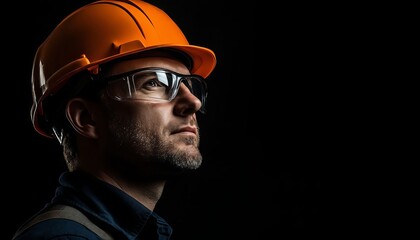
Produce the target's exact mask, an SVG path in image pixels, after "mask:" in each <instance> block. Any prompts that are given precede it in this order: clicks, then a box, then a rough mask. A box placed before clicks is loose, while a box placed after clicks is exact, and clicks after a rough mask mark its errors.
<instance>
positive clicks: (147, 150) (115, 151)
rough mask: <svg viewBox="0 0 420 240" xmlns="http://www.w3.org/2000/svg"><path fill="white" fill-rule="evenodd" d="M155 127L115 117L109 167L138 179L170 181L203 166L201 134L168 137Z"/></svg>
mask: <svg viewBox="0 0 420 240" xmlns="http://www.w3.org/2000/svg"><path fill="white" fill-rule="evenodd" d="M151 121H152V120H151ZM154 126H155V125H154V124H145V125H143V124H141V123H139V122H138V121H136V120H135V119H128V118H124V117H121V116H119V115H117V114H112V117H111V118H110V122H109V126H108V127H109V132H108V133H109V137H110V139H111V144H110V148H108V149H107V151H108V152H109V155H110V156H111V157H110V158H109V161H110V164H111V165H112V166H113V167H117V168H120V170H122V171H124V173H125V174H127V177H128V175H131V177H135V178H144V177H147V178H168V177H171V176H174V175H179V174H181V173H184V172H189V171H191V170H195V169H198V168H199V167H200V166H201V163H202V155H201V153H200V151H199V149H198V145H199V134H198V133H197V137H193V136H173V137H171V138H169V136H167V135H163V134H162V132H161V131H160V130H158V129H160V128H154Z"/></svg>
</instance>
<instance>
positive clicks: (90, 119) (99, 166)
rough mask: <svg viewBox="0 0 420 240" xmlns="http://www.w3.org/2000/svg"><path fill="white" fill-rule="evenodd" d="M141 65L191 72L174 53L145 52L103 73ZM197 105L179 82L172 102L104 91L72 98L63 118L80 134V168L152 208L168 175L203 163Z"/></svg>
mask: <svg viewBox="0 0 420 240" xmlns="http://www.w3.org/2000/svg"><path fill="white" fill-rule="evenodd" d="M145 67H160V68H165V69H168V70H172V71H174V72H178V73H180V74H190V72H189V70H188V68H187V67H186V66H185V65H184V64H183V63H182V62H181V61H177V60H176V59H173V58H168V57H145V58H140V59H132V60H126V61H123V62H118V63H116V64H114V65H112V67H111V68H110V69H108V71H107V72H106V75H108V76H112V75H116V74H121V73H124V72H128V71H131V70H134V69H139V68H145ZM200 107H201V102H200V101H199V100H198V99H197V98H196V97H195V96H194V95H193V94H192V93H191V92H190V91H189V90H188V89H187V87H186V86H184V85H183V84H182V85H181V87H180V89H179V92H178V95H177V96H176V97H175V99H174V100H172V101H170V102H168V101H144V100H126V101H118V100H115V99H113V98H111V97H109V96H108V95H107V94H106V93H105V91H104V92H103V93H102V95H101V100H100V101H96V102H92V101H87V100H85V99H81V98H75V99H72V100H71V101H70V102H69V103H68V105H67V118H68V119H69V121H70V123H71V124H72V126H73V128H74V129H75V130H76V132H77V133H78V134H79V136H78V138H77V143H78V148H79V160H80V163H81V164H80V168H81V169H82V170H83V171H87V172H89V173H91V174H93V175H95V176H97V177H98V178H99V179H102V180H103V181H106V182H108V183H111V184H113V185H114V186H117V187H119V188H120V189H122V190H123V191H125V192H127V193H128V194H129V195H131V196H132V197H134V198H135V199H137V200H138V201H140V202H141V203H142V204H144V205H145V206H146V207H148V208H149V209H151V210H153V208H154V207H155V205H156V202H157V201H158V199H159V198H160V196H161V194H162V191H163V188H164V184H165V180H166V179H168V178H169V177H171V176H174V175H177V174H180V173H183V172H185V171H190V170H194V169H197V168H198V167H199V166H200V165H201V162H202V156H201V153H200V151H199V148H198V147H199V142H200V135H199V130H198V125H197V118H196V112H197V111H198V110H199V109H200Z"/></svg>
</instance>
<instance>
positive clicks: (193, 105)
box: [172, 83, 202, 116]
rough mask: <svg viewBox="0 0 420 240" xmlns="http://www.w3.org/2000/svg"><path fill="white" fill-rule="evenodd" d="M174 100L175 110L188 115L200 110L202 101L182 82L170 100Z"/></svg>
mask: <svg viewBox="0 0 420 240" xmlns="http://www.w3.org/2000/svg"><path fill="white" fill-rule="evenodd" d="M172 101H174V102H175V112H176V113H177V114H179V115H183V116H184V115H190V114H194V113H196V112H197V111H198V110H200V108H201V106H202V102H201V100H200V99H198V98H197V97H196V96H195V95H194V94H193V93H192V92H191V91H190V89H188V87H187V86H185V84H184V83H182V84H181V85H180V86H179V90H178V94H177V95H176V97H175V98H174V99H173V100H172Z"/></svg>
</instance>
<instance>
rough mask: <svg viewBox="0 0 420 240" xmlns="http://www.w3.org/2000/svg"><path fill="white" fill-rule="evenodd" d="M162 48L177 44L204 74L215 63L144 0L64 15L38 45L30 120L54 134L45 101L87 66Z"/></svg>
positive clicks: (107, 0)
mask: <svg viewBox="0 0 420 240" xmlns="http://www.w3.org/2000/svg"><path fill="white" fill-rule="evenodd" d="M161 48H170V49H175V50H179V51H181V52H183V53H185V54H187V55H188V56H189V57H190V58H191V61H192V66H191V69H190V71H191V73H192V74H198V75H201V76H202V77H204V78H206V77H207V76H208V75H210V73H211V72H212V71H213V69H214V67H215V65H216V57H215V54H214V52H213V51H212V50H210V49H208V48H205V47H200V46H194V45H190V44H189V42H188V40H187V39H186V37H185V35H184V34H183V32H182V31H181V29H180V28H179V27H178V26H177V24H176V23H175V22H174V21H173V20H172V19H171V18H170V17H169V16H168V15H167V14H166V13H165V12H164V11H162V10H161V9H159V8H157V7H155V6H153V5H151V4H149V3H147V2H144V1H141V0H100V1H96V2H92V3H90V4H87V5H85V6H83V7H81V8H79V9H77V10H76V11H74V12H73V13H71V14H70V15H68V16H67V17H66V18H64V19H63V20H62V21H61V22H60V23H59V24H58V25H57V26H56V28H55V29H54V30H53V31H52V32H51V33H50V35H49V36H48V37H47V38H46V40H45V41H44V42H43V43H42V44H41V45H40V46H39V48H38V49H37V51H36V54H35V58H34V62H33V67H32V96H33V105H32V108H31V120H32V123H33V126H34V128H35V130H36V131H37V132H38V133H40V134H41V135H43V136H46V137H50V138H52V137H53V136H54V135H53V133H52V130H51V127H52V126H51V125H50V124H48V123H47V120H46V116H45V114H46V113H45V109H44V108H43V101H45V100H46V99H48V97H49V96H51V95H53V94H55V93H57V92H59V91H60V90H62V89H63V88H65V85H66V84H67V83H68V81H69V80H71V81H74V80H75V79H71V77H72V76H74V75H75V74H77V73H80V72H81V71H83V70H88V71H91V72H92V73H95V71H97V70H98V66H99V65H100V64H102V63H105V62H108V61H111V60H114V59H117V58H121V57H125V56H128V55H132V54H136V53H140V52H144V51H148V50H153V49H161Z"/></svg>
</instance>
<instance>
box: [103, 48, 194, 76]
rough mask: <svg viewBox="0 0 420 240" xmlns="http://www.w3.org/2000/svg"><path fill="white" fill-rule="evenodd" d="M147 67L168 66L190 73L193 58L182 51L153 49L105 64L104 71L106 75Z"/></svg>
mask: <svg viewBox="0 0 420 240" xmlns="http://www.w3.org/2000/svg"><path fill="white" fill-rule="evenodd" d="M146 67H158V68H166V69H169V70H172V71H174V72H178V73H181V74H189V73H190V72H189V69H190V68H191V60H190V58H189V57H188V56H187V55H186V54H183V53H181V52H175V51H172V50H163V49H161V50H151V51H147V52H142V53H139V54H137V55H131V56H129V57H126V58H124V59H119V60H117V61H113V62H110V63H107V64H105V65H104V66H103V70H104V72H103V73H104V75H105V76H111V75H117V74H122V73H125V72H129V71H133V70H136V69H140V68H146Z"/></svg>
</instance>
